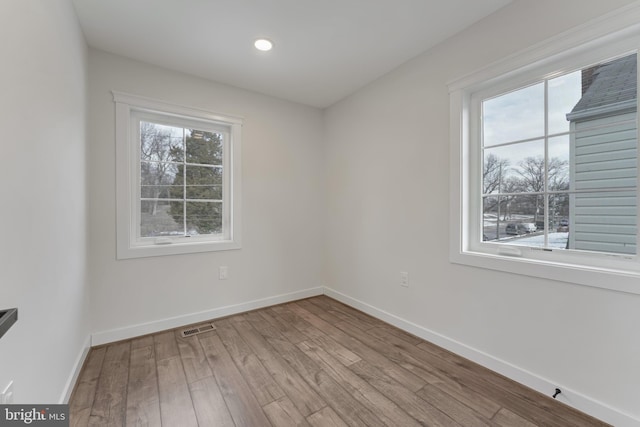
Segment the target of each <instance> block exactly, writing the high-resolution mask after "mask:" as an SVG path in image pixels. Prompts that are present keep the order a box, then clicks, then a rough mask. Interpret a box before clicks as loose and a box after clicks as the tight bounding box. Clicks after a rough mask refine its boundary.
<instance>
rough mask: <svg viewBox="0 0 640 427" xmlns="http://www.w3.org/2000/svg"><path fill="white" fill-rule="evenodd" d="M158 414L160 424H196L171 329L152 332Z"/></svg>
mask: <svg viewBox="0 0 640 427" xmlns="http://www.w3.org/2000/svg"><path fill="white" fill-rule="evenodd" d="M154 347H155V352H156V365H157V370H158V390H159V393H160V415H161V419H162V424H163V425H170V426H172V425H176V426H177V425H179V426H184V427H190V426H197V425H198V421H197V418H196V414H195V409H194V407H193V402H192V400H191V394H190V393H189V387H188V385H187V379H186V376H185V373H184V367H183V365H182V360H181V359H180V351H179V350H178V344H177V342H176V339H175V334H174V333H173V332H166V333H161V334H158V335H155V336H154Z"/></svg>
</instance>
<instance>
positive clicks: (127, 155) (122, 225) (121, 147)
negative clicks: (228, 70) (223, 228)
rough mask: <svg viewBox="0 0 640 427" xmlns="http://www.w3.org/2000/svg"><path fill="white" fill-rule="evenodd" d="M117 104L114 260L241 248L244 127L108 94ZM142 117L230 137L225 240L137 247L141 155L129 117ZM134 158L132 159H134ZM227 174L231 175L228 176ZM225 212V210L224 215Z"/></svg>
mask: <svg viewBox="0 0 640 427" xmlns="http://www.w3.org/2000/svg"><path fill="white" fill-rule="evenodd" d="M112 94H113V101H114V103H115V119H116V120H115V122H116V133H115V137H116V141H115V142H116V257H117V259H129V258H140V257H150V256H162V255H177V254H188V253H197V252H208V251H223V250H232V249H240V248H241V247H242V221H241V220H242V214H241V212H242V202H241V196H242V195H241V191H242V190H241V188H242V169H241V168H242V154H241V153H242V135H241V134H242V122H243V119H242V118H240V117H236V116H227V115H221V114H214V113H211V112H209V111H205V110H201V109H198V108H191V107H186V106H183V105H178V104H171V103H168V102H165V101H161V100H156V99H152V98H146V97H142V96H138V95H131V94H126V93H122V92H118V91H112ZM137 112H141V113H150V114H157V115H161V116H163V117H175V118H176V119H177V122H183V123H184V120H185V119H186V120H188V121H190V122H194V121H198V120H203V121H206V122H207V123H211V124H212V125H214V126H215V125H221V126H223V127H224V128H225V129H227V130H226V131H225V132H228V136H229V141H228V146H227V148H228V149H226V150H225V154H224V155H225V160H228V161H229V163H228V165H227V166H225V173H228V174H230V175H229V176H230V177H231V179H230V181H231V182H230V183H229V182H228V181H229V179H227V180H226V181H227V183H225V186H228V187H225V188H228V189H229V190H227V191H228V194H226V196H227V199H225V200H229V202H230V206H229V208H228V209H229V212H228V218H227V215H223V216H224V218H223V224H224V225H227V226H228V228H229V231H228V232H229V237H228V238H227V237H226V236H225V239H224V240H217V239H216V238H209V237H206V238H205V237H196V238H191V239H163V241H162V243H163V244H140V242H136V239H135V236H136V235H137V233H138V228H137V226H136V224H137V223H138V221H137V218H138V217H137V215H135V214H134V212H133V206H137V201H138V198H137V197H136V191H137V190H136V186H137V180H136V179H135V177H136V175H137V174H138V164H137V160H138V159H137V157H138V156H139V154H136V153H138V151H137V148H136V144H134V143H132V140H135V139H136V138H134V137H133V136H132V120H133V115H135V114H137ZM134 157H135V158H136V159H134ZM229 169H230V172H229ZM225 210H226V209H225Z"/></svg>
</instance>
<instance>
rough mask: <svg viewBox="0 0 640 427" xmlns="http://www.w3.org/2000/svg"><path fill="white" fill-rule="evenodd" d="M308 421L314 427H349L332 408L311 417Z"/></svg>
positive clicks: (326, 408) (323, 409)
mask: <svg viewBox="0 0 640 427" xmlns="http://www.w3.org/2000/svg"><path fill="white" fill-rule="evenodd" d="M307 421H309V424H311V425H312V426H313V427H348V426H347V425H346V424H345V423H344V421H342V418H340V416H339V415H338V414H336V411H334V410H333V409H331V407H330V406H327V407H325V408H322V409H321V410H319V411H318V412H315V413H313V414H311V415H309V416H308V417H307Z"/></svg>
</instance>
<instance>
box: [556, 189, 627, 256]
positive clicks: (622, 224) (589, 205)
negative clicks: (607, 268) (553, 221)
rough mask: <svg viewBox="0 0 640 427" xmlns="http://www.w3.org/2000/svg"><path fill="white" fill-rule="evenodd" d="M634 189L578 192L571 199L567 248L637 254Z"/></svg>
mask: <svg viewBox="0 0 640 427" xmlns="http://www.w3.org/2000/svg"><path fill="white" fill-rule="evenodd" d="M636 218H637V201H636V192H635V191H619V192H614V191H612V192H594V193H578V194H574V195H572V196H571V198H570V203H569V217H568V224H567V226H568V227H569V229H570V230H569V233H570V239H569V249H578V250H586V251H598V252H611V253H620V254H635V253H636V233H637V219H636Z"/></svg>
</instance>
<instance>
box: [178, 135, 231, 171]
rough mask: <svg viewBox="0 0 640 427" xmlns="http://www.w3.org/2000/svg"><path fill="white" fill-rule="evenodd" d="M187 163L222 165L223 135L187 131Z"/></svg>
mask: <svg viewBox="0 0 640 427" xmlns="http://www.w3.org/2000/svg"><path fill="white" fill-rule="evenodd" d="M186 132H187V138H186V144H187V160H186V161H187V163H195V164H200V165H222V154H223V153H222V138H223V136H222V134H219V133H213V132H205V131H201V130H196V129H186Z"/></svg>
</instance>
